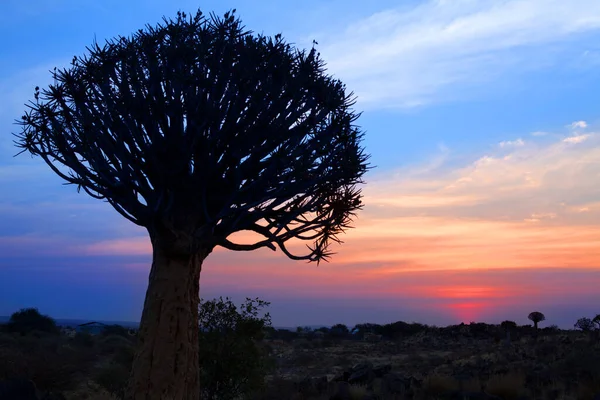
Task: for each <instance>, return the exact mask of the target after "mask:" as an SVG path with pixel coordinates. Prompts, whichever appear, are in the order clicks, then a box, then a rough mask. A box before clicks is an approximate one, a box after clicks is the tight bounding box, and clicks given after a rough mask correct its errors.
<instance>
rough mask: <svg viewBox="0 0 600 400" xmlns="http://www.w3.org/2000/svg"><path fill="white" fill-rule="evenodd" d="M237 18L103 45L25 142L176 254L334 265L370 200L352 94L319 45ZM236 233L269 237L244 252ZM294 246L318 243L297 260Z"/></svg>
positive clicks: (73, 73) (78, 66)
mask: <svg viewBox="0 0 600 400" xmlns="http://www.w3.org/2000/svg"><path fill="white" fill-rule="evenodd" d="M234 12H235V10H234ZM234 12H232V13H226V14H225V16H224V17H223V18H220V17H217V16H215V15H213V14H211V15H210V16H209V17H206V16H205V15H203V14H202V12H200V11H198V12H197V13H196V14H195V15H193V16H188V15H186V14H185V13H178V15H177V18H175V19H166V18H165V19H164V23H163V24H158V25H157V26H155V27H153V26H147V27H146V29H145V30H142V29H140V30H139V31H137V32H136V33H135V34H133V35H132V36H130V37H122V36H120V37H117V38H115V39H111V40H108V41H107V42H106V44H104V45H102V46H101V45H99V44H98V43H94V45H93V46H91V47H90V48H88V51H89V54H88V55H85V56H82V57H77V56H76V57H74V58H73V61H72V63H71V67H70V68H64V69H58V70H56V69H55V70H54V72H52V76H53V78H54V81H55V83H54V84H52V85H50V86H49V87H48V88H45V89H40V88H36V92H35V101H33V102H31V103H30V104H29V105H28V111H27V112H26V113H25V115H23V117H22V119H21V121H20V122H19V123H20V125H21V127H22V131H21V132H20V133H19V134H17V135H16V136H17V137H18V140H17V145H18V146H19V147H21V148H22V149H23V151H25V150H27V151H29V152H30V153H31V154H33V155H36V156H40V157H41V158H42V159H43V160H44V161H45V162H46V163H47V164H48V165H49V166H50V168H52V170H53V171H54V172H55V173H56V174H57V175H59V176H60V177H61V178H62V179H64V180H65V181H66V182H67V183H69V184H74V185H76V186H77V188H78V190H80V189H83V190H84V191H85V192H86V193H88V194H89V195H90V196H92V197H94V198H97V199H105V200H106V201H108V202H109V203H110V204H111V205H112V206H113V207H114V208H115V209H116V210H117V211H118V212H119V213H120V214H121V215H123V216H124V217H125V218H127V219H129V220H130V221H132V222H134V223H136V224H138V225H141V226H144V227H147V228H148V230H149V231H150V234H151V236H152V235H155V236H162V237H163V238H164V237H165V236H169V240H170V241H171V242H172V244H173V245H174V246H175V245H176V247H177V248H173V249H172V250H173V251H176V252H182V253H190V252H193V251H195V250H196V249H198V248H209V249H212V248H213V247H215V246H222V247H225V248H227V249H231V250H242V251H245V250H254V249H258V248H261V247H268V248H270V249H272V250H275V249H276V248H277V247H278V248H280V249H281V250H282V251H283V252H284V253H285V254H286V255H287V256H288V257H290V258H292V259H304V260H309V261H317V262H318V261H321V260H324V259H326V258H327V257H328V256H329V255H330V254H331V251H330V250H329V245H330V244H331V242H339V239H338V235H339V234H340V233H341V232H343V231H344V229H345V228H347V227H349V224H350V222H351V217H352V216H353V215H354V212H355V211H357V210H358V209H360V208H361V205H362V203H361V194H360V190H359V189H357V188H356V186H355V185H356V184H358V183H362V179H361V177H362V175H363V174H364V173H365V172H366V170H367V168H368V167H367V164H366V161H367V159H368V156H367V155H366V154H365V153H364V149H363V148H362V147H361V145H360V142H361V139H362V136H363V134H362V133H361V132H360V130H359V128H358V127H357V126H356V125H355V121H356V120H357V118H358V117H359V115H360V114H359V113H355V112H354V111H353V110H352V107H353V105H354V103H355V100H354V96H353V94H352V93H346V88H345V85H344V84H343V83H342V82H341V81H339V80H337V79H334V78H333V77H331V76H329V75H327V74H326V73H325V64H324V62H323V61H322V60H321V58H320V54H319V53H318V52H317V50H316V49H315V48H314V47H313V48H312V49H311V50H309V51H306V50H299V49H296V48H295V47H293V46H292V45H290V44H287V43H285V42H284V40H283V39H282V37H281V35H276V36H275V37H266V36H263V35H253V34H252V32H250V31H247V30H246V29H245V27H244V26H243V25H242V24H241V21H240V20H239V19H237V18H236V17H235V16H234ZM238 231H250V232H253V233H254V234H257V235H259V237H260V239H257V240H256V242H254V243H251V244H244V243H234V242H233V241H231V240H230V238H229V236H230V235H231V234H232V233H234V232H238ZM294 238H296V239H301V240H307V241H311V242H312V243H313V244H312V245H309V246H307V247H308V250H307V251H305V252H303V253H299V254H296V253H292V252H291V251H289V250H288V249H287V248H286V242H287V241H288V240H290V239H294ZM165 240H166V239H165Z"/></svg>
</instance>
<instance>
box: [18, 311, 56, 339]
mask: <svg viewBox="0 0 600 400" xmlns="http://www.w3.org/2000/svg"><path fill="white" fill-rule="evenodd" d="M6 328H7V329H8V331H9V332H18V333H21V334H22V335H23V334H26V333H31V332H34V331H39V332H47V333H55V334H58V333H60V330H59V329H58V327H57V326H56V321H54V319H52V318H50V317H49V316H47V315H42V314H40V312H39V311H38V309H37V308H23V309H21V310H19V311H17V312H15V313H13V314H12V315H11V316H10V319H9V321H8V324H6Z"/></svg>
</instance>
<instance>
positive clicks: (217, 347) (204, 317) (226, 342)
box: [196, 298, 271, 400]
mask: <svg viewBox="0 0 600 400" xmlns="http://www.w3.org/2000/svg"><path fill="white" fill-rule="evenodd" d="M269 304H270V303H268V302H266V301H263V300H260V299H246V301H245V302H244V303H243V304H241V305H240V306H239V307H236V306H235V304H233V302H232V301H231V300H230V299H229V298H226V299H223V298H219V299H214V300H210V301H201V302H200V306H199V307H200V309H199V324H200V356H201V357H200V359H201V363H200V377H201V379H202V390H201V393H202V396H201V398H202V399H207V400H233V399H238V398H240V397H244V398H245V397H247V396H248V395H250V394H252V393H253V392H255V391H258V390H260V389H261V388H262V386H263V384H264V381H265V374H266V373H267V372H268V369H269V366H270V364H269V362H268V359H267V357H266V354H265V352H264V351H263V349H262V348H261V347H260V346H258V344H257V342H258V341H260V340H261V339H263V336H264V332H265V328H268V327H270V326H271V316H270V315H269V313H263V309H264V308H266V307H268V306H269ZM261 314H262V315H261ZM196 398H197V397H196Z"/></svg>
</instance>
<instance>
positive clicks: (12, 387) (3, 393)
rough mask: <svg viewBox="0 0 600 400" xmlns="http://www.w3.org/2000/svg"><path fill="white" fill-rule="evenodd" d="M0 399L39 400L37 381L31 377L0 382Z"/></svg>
mask: <svg viewBox="0 0 600 400" xmlns="http://www.w3.org/2000/svg"><path fill="white" fill-rule="evenodd" d="M0 400H39V399H38V396H37V388H36V387H35V383H33V382H32V381H31V380H29V379H11V380H8V381H3V382H0Z"/></svg>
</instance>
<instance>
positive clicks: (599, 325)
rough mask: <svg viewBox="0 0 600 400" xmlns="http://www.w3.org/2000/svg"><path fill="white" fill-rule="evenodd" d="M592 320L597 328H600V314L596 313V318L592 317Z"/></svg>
mask: <svg viewBox="0 0 600 400" xmlns="http://www.w3.org/2000/svg"><path fill="white" fill-rule="evenodd" d="M592 322H593V323H594V325H596V329H597V330H600V314H596V316H595V317H594V319H592Z"/></svg>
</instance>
